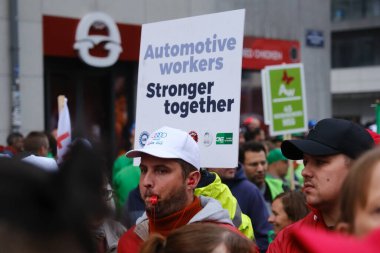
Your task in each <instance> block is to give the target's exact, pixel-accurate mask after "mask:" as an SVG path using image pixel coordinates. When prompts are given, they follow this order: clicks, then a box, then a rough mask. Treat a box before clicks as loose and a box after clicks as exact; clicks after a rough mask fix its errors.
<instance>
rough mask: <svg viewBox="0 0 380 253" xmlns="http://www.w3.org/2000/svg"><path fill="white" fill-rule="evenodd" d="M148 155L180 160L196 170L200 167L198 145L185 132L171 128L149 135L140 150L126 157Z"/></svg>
mask: <svg viewBox="0 0 380 253" xmlns="http://www.w3.org/2000/svg"><path fill="white" fill-rule="evenodd" d="M142 153H144V154H148V155H151V156H155V157H159V158H178V159H182V160H184V161H186V162H188V163H190V164H191V165H193V166H194V167H195V168H197V169H198V170H199V169H200V167H201V164H200V160H201V159H200V153H199V147H198V144H197V143H196V142H195V141H194V139H193V138H192V137H191V136H190V135H189V134H188V133H186V132H185V131H182V130H180V129H176V128H171V127H167V126H164V127H161V128H160V129H158V130H156V131H154V132H153V133H152V134H151V135H149V138H148V140H147V141H146V144H145V146H144V147H143V148H141V149H134V150H131V151H128V152H127V153H126V154H125V155H126V156H127V157H131V158H133V157H141V154H142Z"/></svg>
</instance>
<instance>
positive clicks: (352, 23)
mask: <svg viewBox="0 0 380 253" xmlns="http://www.w3.org/2000/svg"><path fill="white" fill-rule="evenodd" d="M358 5H360V8H359V7H358ZM379 6H380V0H378V1H375V0H372V1H369V0H366V1H354V0H351V1H349V0H346V1H338V0H336V1H335V0H334V1H332V2H330V1H315V0H240V1H232V0H107V1H106V0H65V1H61V0H0V34H1V36H0V143H5V138H6V136H7V135H8V134H9V132H10V131H12V129H13V130H20V131H21V132H22V133H24V134H26V133H28V132H29V131H31V130H46V131H52V130H54V129H55V128H56V127H57V119H58V109H57V96H58V95H59V94H63V95H66V97H67V98H68V100H69V102H68V105H69V108H70V113H71V118H72V119H71V120H72V126H73V133H74V135H75V134H82V135H85V136H86V137H88V138H89V139H90V140H92V141H93V142H98V143H100V144H102V146H103V147H104V149H105V150H106V152H108V153H107V154H108V156H109V157H114V156H115V155H116V154H117V153H118V152H119V151H120V150H122V149H127V148H128V147H127V146H126V143H127V142H126V140H127V139H128V134H129V128H130V126H131V125H132V123H133V121H134V117H135V115H134V114H135V104H136V98H135V97H136V86H137V72H138V57H139V44H140V33H141V25H142V24H144V23H150V22H157V21H162V20H169V19H176V18H182V17H188V16H195V15H202V14H209V13H215V12H221V11H228V10H234V9H241V8H245V9H246V18H245V38H244V50H243V70H242V102H241V113H242V114H243V115H244V114H252V113H254V114H258V115H262V114H263V106H262V96H261V80H260V70H261V69H262V68H264V67H265V66H268V65H273V64H281V63H296V62H303V64H304V68H305V78H306V91H307V107H308V115H309V119H314V120H318V119H321V118H325V117H330V116H332V115H334V116H341V117H348V118H354V119H356V120H358V121H361V122H362V123H365V122H366V121H370V120H374V113H373V112H372V111H371V110H373V108H371V107H370V104H372V103H373V102H374V101H373V100H374V98H375V97H376V96H378V93H379V91H380V85H377V87H376V84H375V82H376V80H377V79H376V76H379V75H380V74H379V73H380V71H378V67H376V64H378V63H379V61H380V55H379V52H378V51H379V50H380V47H378V45H379V20H378V19H379V16H378V15H379V12H380V9H379V8H380V7H379ZM376 8H377V9H376ZM97 12H101V13H104V14H106V15H107V16H109V17H110V20H111V21H109V20H107V21H104V20H103V21H99V20H98V22H95V23H94V24H93V25H92V26H90V27H89V28H88V35H90V36H92V39H89V38H88V37H90V36H88V37H87V38H84V37H83V34H82V37H81V35H80V34H79V35H78V34H77V33H79V32H78V28H79V24H80V22H82V21H83V20H87V21H88V19H91V18H93V16H94V14H95V13H97ZM95 16H96V14H95ZM84 18H85V19H84ZM113 21H114V22H116V24H117V26H116V30H118V31H119V33H120V43H118V40H117V36H116V37H114V36H113V37H112V36H111V37H112V38H109V39H104V38H105V37H107V36H109V35H110V34H111V33H112V31H113V30H114V28H112V25H110V24H109V23H108V22H110V23H112V22H113ZM83 22H84V23H85V21H83ZM226 22H228V21H226ZM221 25H223V24H221ZM79 30H80V29H79ZM82 30H83V29H82ZM331 31H332V36H331ZM189 32H191V31H189ZM102 36H103V37H102ZM162 36H165V34H162ZM95 37H96V38H98V41H99V40H102V38H103V41H102V42H101V43H99V44H98V45H96V46H95V47H94V48H92V49H89V48H87V49H88V54H89V55H91V56H93V57H95V58H96V57H99V58H101V57H107V56H109V52H108V51H107V50H105V48H104V46H105V45H106V44H107V43H110V45H111V44H112V45H113V46H111V47H116V48H117V47H120V49H121V50H122V51H121V52H120V54H119V56H118V58H117V59H116V62H115V63H112V64H111V65H107V64H103V65H105V66H94V64H89V63H88V61H87V62H86V59H85V57H84V56H83V52H82V55H81V50H85V49H86V45H87V47H88V45H89V44H86V43H93V42H94V41H96V40H97V39H96V38H95ZM330 37H331V38H332V46H331V40H330ZM94 38H95V39H94ZM115 38H116V39H115ZM86 41H87V42H86ZM91 41H92V42H91ZM80 42H83V43H80ZM80 44H81V45H84V46H81V45H80ZM115 45H116V46H115ZM376 45H377V46H376ZM82 47H83V48H82ZM90 58H91V57H90ZM331 63H332V66H333V70H332V73H331ZM100 65H101V64H100ZM330 76H331V77H332V78H330ZM331 80H332V82H331ZM375 92H377V93H375ZM376 94H377V95H376Z"/></svg>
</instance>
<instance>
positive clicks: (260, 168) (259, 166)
mask: <svg viewBox="0 0 380 253" xmlns="http://www.w3.org/2000/svg"><path fill="white" fill-rule="evenodd" d="M264 169H265V167H264V165H263V164H261V163H260V164H259V165H257V171H258V172H264Z"/></svg>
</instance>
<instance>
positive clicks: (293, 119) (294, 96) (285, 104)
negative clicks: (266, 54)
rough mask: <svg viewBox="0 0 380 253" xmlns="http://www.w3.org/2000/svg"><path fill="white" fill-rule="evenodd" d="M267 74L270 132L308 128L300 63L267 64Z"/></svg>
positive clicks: (302, 130)
mask: <svg viewBox="0 0 380 253" xmlns="http://www.w3.org/2000/svg"><path fill="white" fill-rule="evenodd" d="M266 74H267V78H266V82H267V83H266V85H267V87H266V90H267V93H268V97H267V101H268V102H269V103H268V104H269V114H268V115H269V121H270V127H269V130H270V134H271V135H272V136H274V135H280V134H291V133H296V132H305V131H307V115H306V99H305V88H304V76H303V66H302V64H288V65H279V66H270V67H267V68H266ZM268 86H269V87H268Z"/></svg>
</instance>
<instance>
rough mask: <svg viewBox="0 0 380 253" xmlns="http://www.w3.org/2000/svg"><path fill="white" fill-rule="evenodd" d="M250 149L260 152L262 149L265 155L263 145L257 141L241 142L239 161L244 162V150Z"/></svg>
mask: <svg viewBox="0 0 380 253" xmlns="http://www.w3.org/2000/svg"><path fill="white" fill-rule="evenodd" d="M247 151H252V152H260V151H264V153H265V155H266V153H267V151H266V149H265V146H264V145H263V144H262V143H260V142H257V141H248V142H245V143H244V144H242V145H241V146H240V148H239V162H240V163H244V160H245V152H247Z"/></svg>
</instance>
